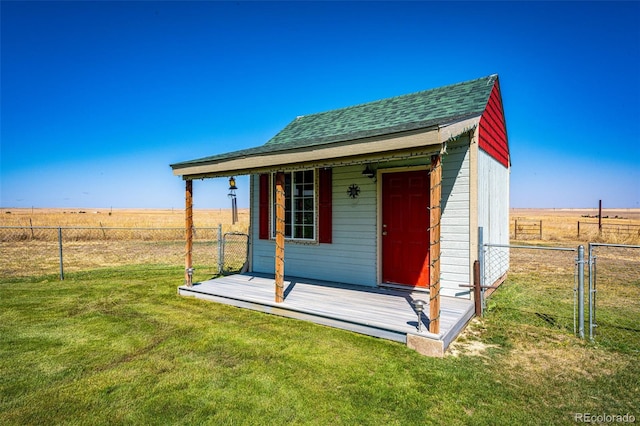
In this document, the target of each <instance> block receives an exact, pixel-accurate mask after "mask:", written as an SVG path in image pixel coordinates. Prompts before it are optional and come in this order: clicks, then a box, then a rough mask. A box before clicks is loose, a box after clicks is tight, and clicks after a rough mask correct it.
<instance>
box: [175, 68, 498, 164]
mask: <svg viewBox="0 0 640 426" xmlns="http://www.w3.org/2000/svg"><path fill="white" fill-rule="evenodd" d="M496 79H497V75H495V74H494V75H490V76H488V77H483V78H479V79H476V80H471V81H467V82H464V83H458V84H453V85H450V86H444V87H439V88H436V89H431V90H425V91H421V92H416V93H411V94H408V95H402V96H396V97H393V98H388V99H382V100H379V101H374V102H369V103H364V104H360V105H354V106H350V107H347V108H341V109H336V110H332V111H327V112H321V113H318V114H311V115H305V116H301V117H298V118H296V119H295V120H293V121H292V122H291V123H289V124H288V125H287V126H286V127H285V128H284V129H282V130H281V131H280V132H279V133H278V134H276V135H275V136H274V137H273V138H271V140H269V141H268V142H267V143H266V144H264V145H262V146H259V147H257V148H250V149H245V150H241V151H235V152H230V153H226V154H221V155H216V156H212V157H206V158H201V159H198V160H192V161H187V162H184V163H178V164H173V165H172V167H174V168H175V167H185V166H189V165H195V164H200V163H207V162H216V161H223V160H227V159H233V158H241V157H247V156H251V155H260V154H265V153H274V152H279V151H286V150H290V149H296V148H305V147H309V146H314V145H322V144H329V143H335V142H345V141H350V140H356V139H362V138H367V137H373V136H382V135H387V134H392V133H397V132H403V131H409V130H417V129H423V128H428V127H432V126H436V125H443V124H448V123H452V122H455V121H459V120H464V119H466V118H471V117H475V116H478V115H480V114H482V112H483V111H484V109H485V107H486V105H487V101H488V99H489V95H490V94H491V89H492V88H493V83H494V82H495V81H496Z"/></svg>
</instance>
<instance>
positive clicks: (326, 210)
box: [318, 168, 333, 244]
mask: <svg viewBox="0 0 640 426" xmlns="http://www.w3.org/2000/svg"><path fill="white" fill-rule="evenodd" d="M319 181H320V182H319V184H320V188H319V189H318V198H319V200H318V204H319V205H318V242H320V243H327V244H330V243H331V235H332V233H333V230H332V218H331V216H332V209H333V206H332V200H331V199H332V196H331V194H332V191H333V188H332V187H331V183H332V179H331V169H322V168H321V169H320V176H319Z"/></svg>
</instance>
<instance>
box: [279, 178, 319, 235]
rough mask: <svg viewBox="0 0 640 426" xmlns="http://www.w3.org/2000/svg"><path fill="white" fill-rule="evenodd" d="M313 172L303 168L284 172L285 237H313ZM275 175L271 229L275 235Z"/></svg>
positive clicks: (314, 214) (314, 215) (314, 213)
mask: <svg viewBox="0 0 640 426" xmlns="http://www.w3.org/2000/svg"><path fill="white" fill-rule="evenodd" d="M314 180H315V172H314V171H313V170H303V171H296V172H289V173H285V174H284V181H285V185H284V190H285V203H284V204H285V217H284V220H285V237H287V238H301V239H314V238H315V235H314V234H315V220H316V219H315V217H316V212H315V207H316V205H315V182H314ZM275 196H276V194H275V175H274V177H273V204H272V205H273V209H274V210H273V212H272V213H273V229H274V236H275V208H276V205H275Z"/></svg>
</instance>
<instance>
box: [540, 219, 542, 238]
mask: <svg viewBox="0 0 640 426" xmlns="http://www.w3.org/2000/svg"><path fill="white" fill-rule="evenodd" d="M540 239H542V221H540Z"/></svg>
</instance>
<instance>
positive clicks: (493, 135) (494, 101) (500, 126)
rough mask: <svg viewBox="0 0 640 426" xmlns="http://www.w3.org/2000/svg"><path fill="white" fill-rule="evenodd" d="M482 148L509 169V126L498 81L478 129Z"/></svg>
mask: <svg viewBox="0 0 640 426" xmlns="http://www.w3.org/2000/svg"><path fill="white" fill-rule="evenodd" d="M478 135H479V144H480V148H481V149H483V150H484V151H486V152H487V153H488V154H489V155H490V156H492V157H493V158H495V159H496V160H497V161H498V162H499V163H500V164H502V165H503V166H505V167H507V168H508V167H509V143H508V141H507V126H506V124H505V121H504V110H503V109H502V96H501V95H500V86H499V84H498V81H497V80H496V82H495V84H494V85H493V89H492V90H491V95H490V96H489V101H488V102H487V106H486V108H485V110H484V112H483V113H482V116H481V117H480V124H479V129H478Z"/></svg>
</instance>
